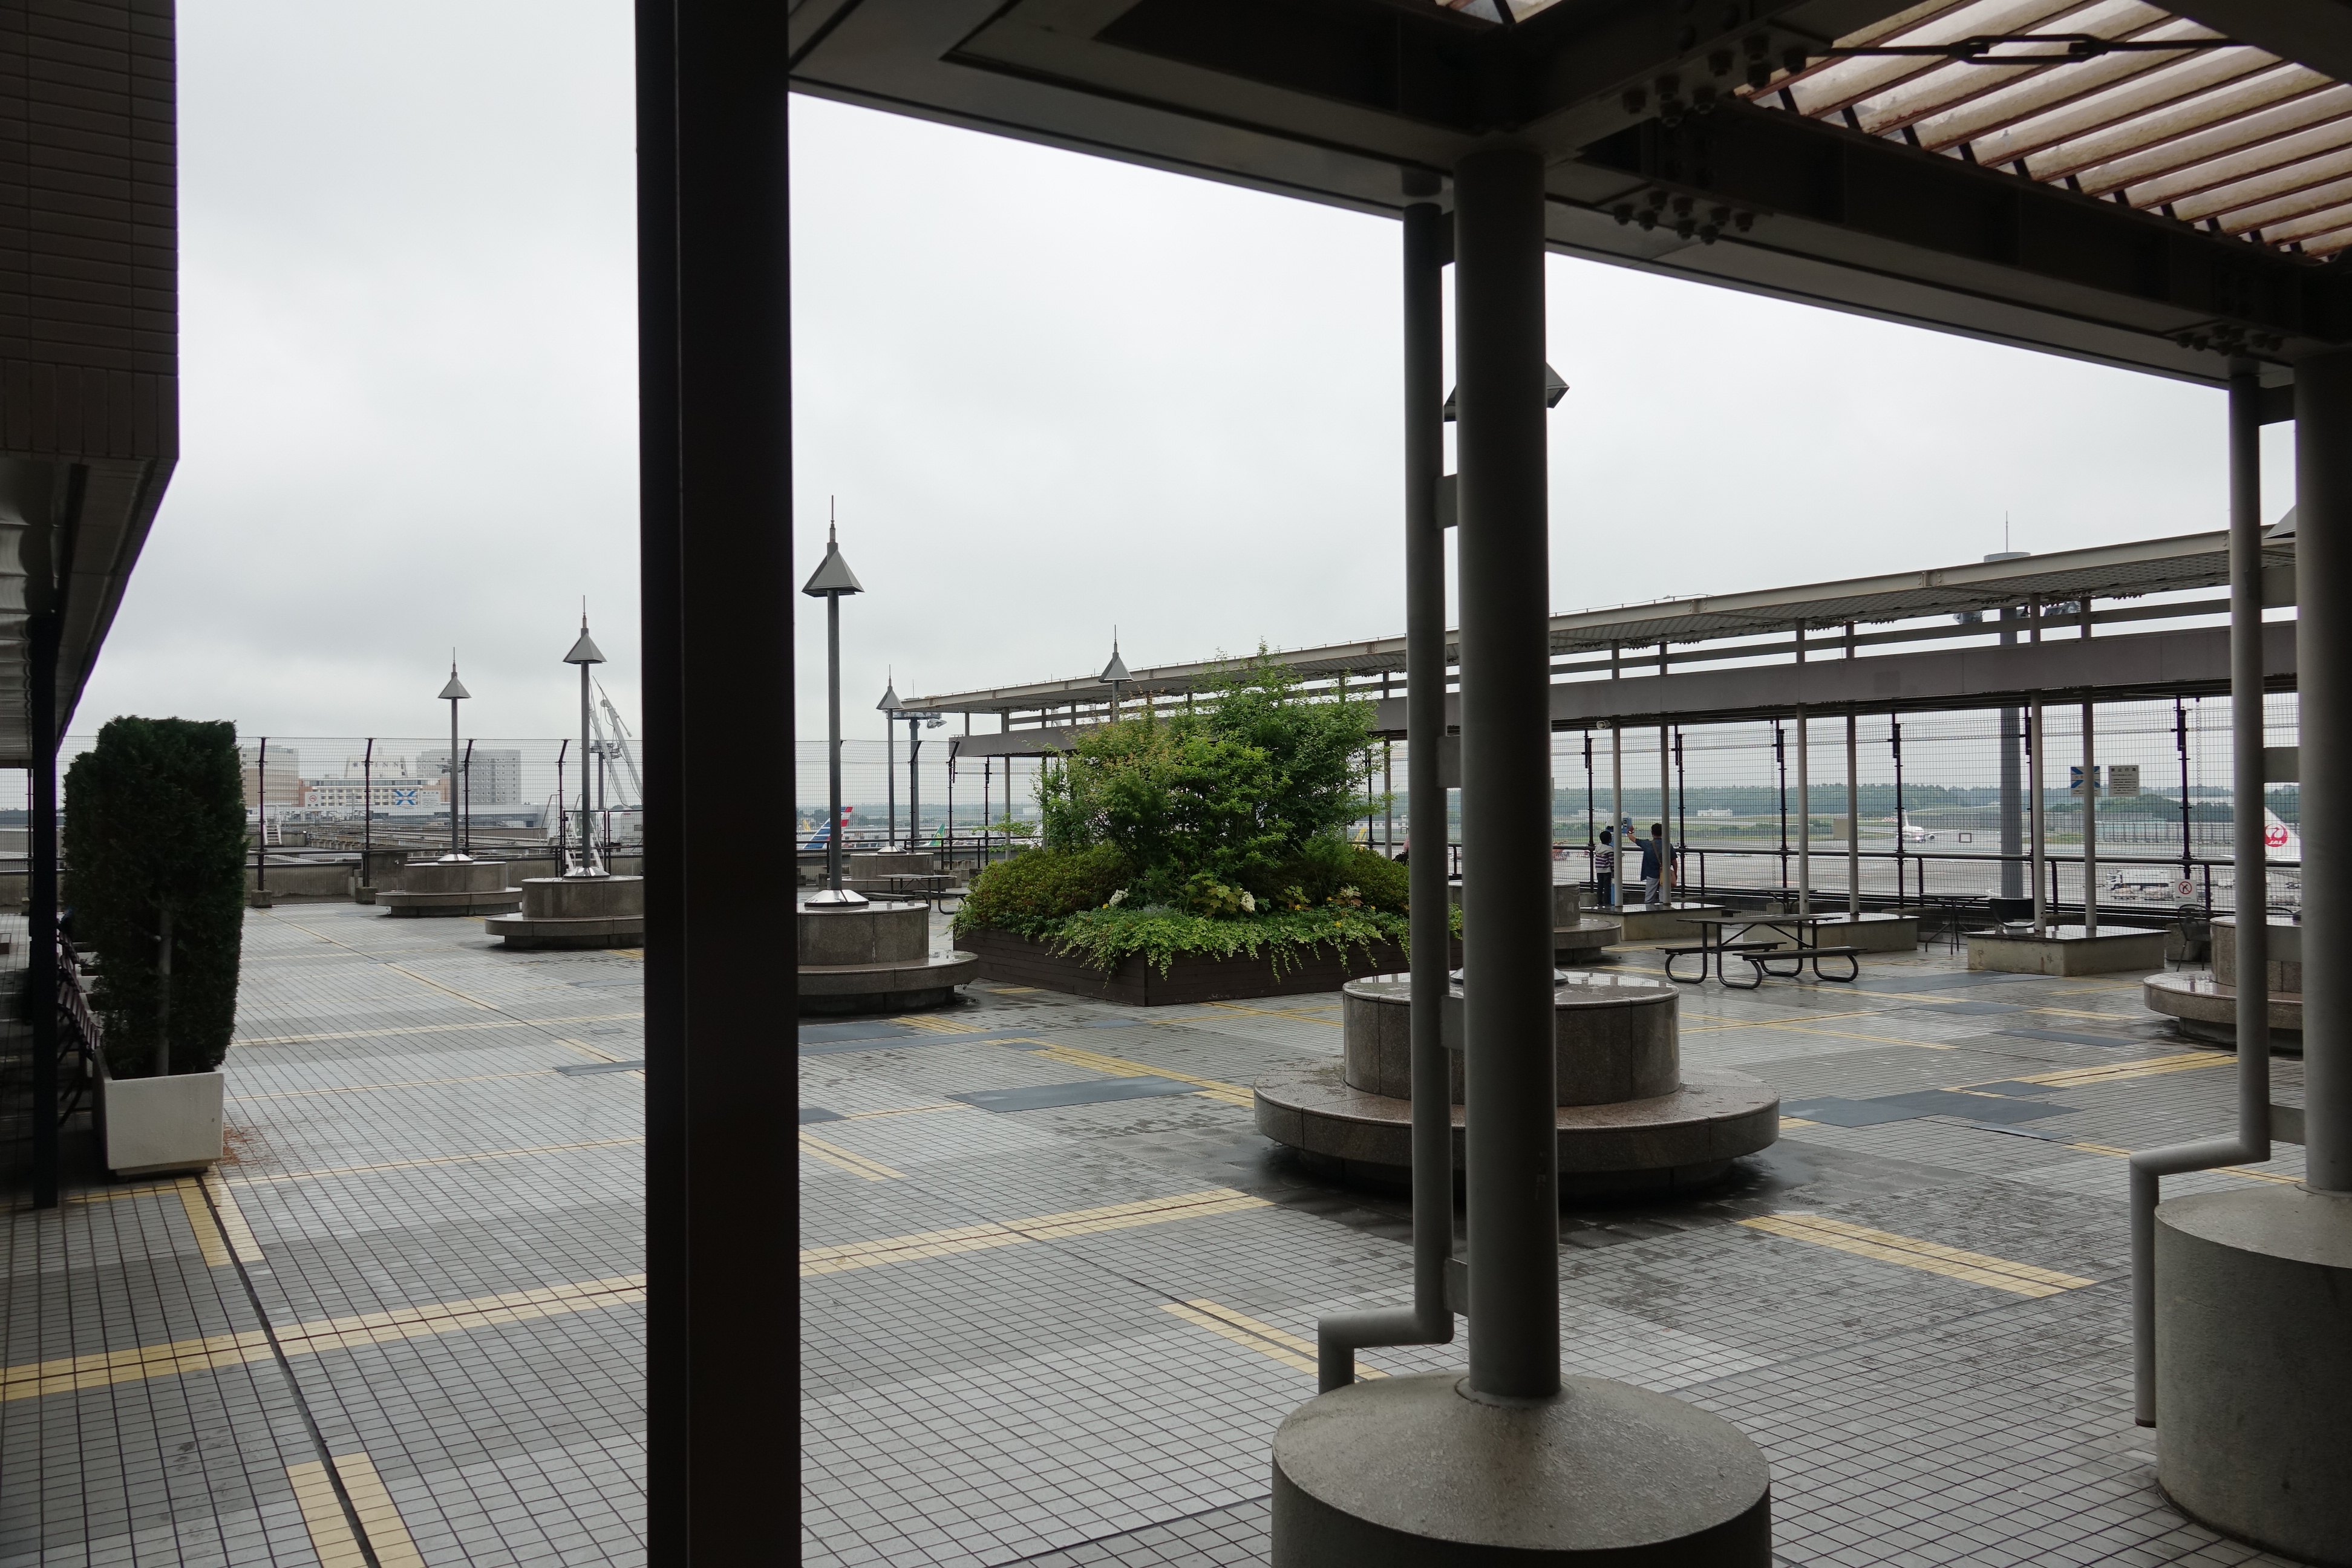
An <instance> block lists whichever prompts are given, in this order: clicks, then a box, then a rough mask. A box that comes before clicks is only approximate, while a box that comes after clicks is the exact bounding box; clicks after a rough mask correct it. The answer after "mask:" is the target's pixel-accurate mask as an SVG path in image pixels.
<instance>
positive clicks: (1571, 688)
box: [1374, 621, 2295, 735]
mask: <svg viewBox="0 0 2352 1568" xmlns="http://www.w3.org/2000/svg"><path fill="white" fill-rule="evenodd" d="M2263 669H2264V670H2265V672H2266V679H2267V680H2268V682H2269V684H2271V685H2272V686H2273V689H2280V690H2293V689H2294V673H2295V663H2294V622H2292V621H2272V622H2269V623H2267V624H2266V625H2265V626H2263ZM2228 689H2230V630H2229V628H2228V627H2227V626H2213V627H2208V628H2199V629H2195V630H2190V631H2178V632H2147V633H2143V634H2141V635H2139V636H2137V637H2060V638H2057V639H2055V640H2053V641H2050V642H2038V643H2019V644H2017V645H2016V646H2014V647H1969V648H1950V649H1943V650H1937V651H1934V652H1929V653H1904V654H1889V655H1887V656H1885V657H1884V658H1824V659H1817V660H1814V661H1812V662H1810V663H1806V664H1774V665H1764V666H1759V667H1757V668H1748V669H1710V670H1694V671H1690V672H1688V673H1685V674H1681V675H1646V676H1628V677H1626V678H1625V679H1622V680H1571V681H1561V682H1557V683H1555V684H1554V685H1553V687H1552V689H1551V725H1552V728H1553V729H1555V730H1584V729H1594V728H1599V727H1601V726H1604V725H1607V724H1612V723H1615V724H1625V725H1633V724H1642V725H1648V724H1656V723H1661V722H1664V723H1680V724H1696V723H1735V722H1738V721H1742V720H1751V719H1769V718H1774V717H1778V716H1781V715H1785V714H1787V713H1790V712H1791V711H1792V710H1796V709H1798V708H1802V709H1803V710H1805V711H1806V712H1808V713H1811V714H1813V715H1815V716H1817V717H1822V718H1826V717H1829V716H1831V715H1833V714H1839V713H1890V712H1927V711H1933V710H1954V709H1971V708H2001V707H2024V706H2027V705H2028V704H2030V703H2032V702H2035V701H2053V702H2054V701H2057V700H2061V698H2062V696H2063V700H2066V701H2069V702H2075V701H2086V700H2097V701H2101V702H2116V701H2124V700H2130V699H2133V698H2140V697H2171V696H2190V695H2202V696H2210V695H2213V694H2216V693H2220V692H2223V691H2227V690H2228ZM1459 702H1460V699H1459V698H1457V697H1455V696H1454V695H1452V694H1449V695H1448V696H1447V697H1446V699H1445V721H1446V724H1447V727H1448V728H1452V727H1453V726H1454V725H1456V724H1458V723H1459V722H1460V721H1461V718H1460V713H1459V711H1458V705H1459ZM1374 724H1375V728H1376V729H1378V730H1379V731H1381V732H1382V733H1384V734H1390V735H1402V733H1403V732H1404V699H1402V698H1401V697H1391V698H1386V699H1383V700H1381V702H1380V705H1379V716H1378V718H1377V719H1376V720H1375V721H1374Z"/></svg>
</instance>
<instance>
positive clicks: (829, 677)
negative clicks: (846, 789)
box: [801, 523, 866, 904]
mask: <svg viewBox="0 0 2352 1568" xmlns="http://www.w3.org/2000/svg"><path fill="white" fill-rule="evenodd" d="M865 591H866V589H865V587H864V585H863V584H860V583H859V582H858V581H857V574H856V573H855V572H852V571H851V570H850V569H849V563H848V562H846V561H845V560H843V559H842V558H841V546H840V544H839V543H838V542H836V541H835V536H834V528H833V525H832V524H831V523H827V524H826V525H825V530H824V560H823V561H820V562H818V563H817V567H816V570H815V571H814V572H812V573H811V574H809V580H808V582H807V583H806V584H804V585H803V587H802V589H801V592H802V593H803V594H806V595H809V597H811V598H813V599H823V600H824V722H825V731H824V738H825V748H824V759H825V786H826V791H827V796H826V798H827V803H828V804H827V807H826V809H827V811H828V812H829V813H830V815H829V816H826V818H825V824H826V826H825V835H824V891H823V892H820V893H819V894H817V895H816V897H814V898H813V899H811V900H809V902H810V903H812V904H862V903H864V902H865V901H866V899H865V897H864V895H862V894H858V893H853V892H851V891H850V890H849V889H846V888H845V887H843V886H842V885H841V600H842V595H845V594H862V593H864V592H865Z"/></svg>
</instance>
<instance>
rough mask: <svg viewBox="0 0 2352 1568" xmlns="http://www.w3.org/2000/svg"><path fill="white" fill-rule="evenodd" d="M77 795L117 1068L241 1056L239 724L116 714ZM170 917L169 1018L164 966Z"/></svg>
mask: <svg viewBox="0 0 2352 1568" xmlns="http://www.w3.org/2000/svg"><path fill="white" fill-rule="evenodd" d="M65 793H66V800H65V808H66V817H65V858H66V864H67V867H68V871H69V874H70V877H71V886H72V897H73V916H74V935H75V937H76V939H77V940H78V941H79V942H81V943H82V944H84V945H86V946H89V947H90V948H94V949H95V950H97V952H98V953H99V956H100V965H99V981H98V991H97V994H96V996H95V998H94V1001H95V1003H96V1005H97V1011H98V1014H99V1017H100V1028H101V1029H102V1030H103V1031H104V1035H105V1046H106V1061H107V1067H108V1068H109V1070H110V1071H111V1072H112V1073H114V1075H115V1076H116V1077H118V1078H146V1077H152V1076H153V1075H154V1074H155V1073H156V1072H157V1071H158V1070H159V1069H161V1070H164V1071H169V1072H173V1073H184V1072H209V1071H210V1070H212V1069H213V1068H216V1067H218V1066H219V1065H220V1062H221V1058H223V1057H224V1056H226V1054H227V1053H228V1042H229V1036H230V1033H231V1030H232V1028H233V1026H234V1025H235V1023H236V982H237V961H238V952H239V948H240V945H241V943H242V941H243V938H244V931H245V845H246V840H245V792H244V781H243V774H242V771H241V770H240V768H239V766H238V763H237V755H236V726H235V725H234V724H227V723H202V722H197V721H192V720H186V719H116V720H113V721H110V722H109V723H108V724H107V726H106V727H105V728H104V729H102V730H100V731H99V732H98V744H97V745H96V746H95V747H94V748H92V749H91V750H89V751H88V752H84V753H82V755H81V756H79V757H78V758H76V759H75V760H74V763H73V766H72V767H71V768H69V769H68V770H67V773H66V792H65ZM167 913H168V914H169V916H170V927H171V936H172V976H171V991H170V996H169V1016H168V1019H167V1017H166V1016H165V996H164V992H163V986H162V984H160V979H161V977H160V974H159V973H158V969H157V964H156V960H157V958H158V956H159V955H160V953H161V951H162V936H163V925H164V916H165V915H166V914H167ZM166 1046H168V1052H166V1051H165V1050H164V1049H163V1048H162V1047H166ZM167 1055H168V1062H167V1061H166V1060H165V1059H164V1058H165V1057H166V1056H167Z"/></svg>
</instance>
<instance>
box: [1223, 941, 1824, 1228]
mask: <svg viewBox="0 0 2352 1568" xmlns="http://www.w3.org/2000/svg"><path fill="white" fill-rule="evenodd" d="M1560 978H1561V980H1562V984H1560V985H1559V987H1558V988H1557V990H1556V996H1557V1005H1556V1007H1555V1011H1554V1017H1555V1033H1554V1037H1553V1041H1552V1049H1553V1060H1554V1064H1555V1072H1556V1075H1557V1082H1558V1084H1559V1095H1558V1102H1559V1103H1558V1109H1557V1111H1556V1113H1555V1126H1556V1128H1557V1136H1558V1150H1559V1190H1560V1192H1561V1194H1563V1195H1564V1196H1594V1195H1609V1194H1637V1193H1653V1194H1654V1193H1660V1192H1685V1191H1691V1190H1695V1189H1697V1188H1700V1187H1704V1186H1706V1185H1708V1184H1713V1183H1715V1182H1717V1181H1719V1180H1721V1179H1722V1178H1723V1176H1724V1175H1725V1174H1727V1173H1728V1172H1729V1170H1730V1168H1731V1162H1732V1161H1734V1160H1736V1159H1738V1157H1739V1156H1741V1155H1743V1154H1752V1153H1755V1152H1757V1151H1759V1150H1761V1149H1765V1148H1769V1146H1770V1145H1771V1144H1772V1143H1774V1142H1777V1141H1778V1139H1779V1137H1780V1095H1779V1094H1778V1093H1777V1092H1776V1091H1774V1090H1773V1089H1771V1088H1770V1087H1769V1086H1768V1085H1766V1084H1765V1083H1763V1082H1762V1081H1761V1080H1759V1079H1753V1078H1750V1077H1748V1075H1747V1074H1745V1073H1738V1072H1727V1071H1722V1070H1707V1069H1691V1068H1684V1067H1683V1065H1682V1052H1681V1043H1680V1037H1679V1033H1678V1025H1677V1017H1678V1011H1677V1009H1678V1005H1679V994H1678V993H1676V992H1675V989H1674V988H1673V987H1672V986H1671V985H1669V984H1666V983H1665V982H1664V981H1659V980H1654V979H1652V978H1650V977H1649V976H1647V975H1633V974H1622V973H1608V972H1605V971H1603V972H1592V971H1574V970H1570V971H1564V972H1562V974H1561V977H1560ZM1341 996H1342V1009H1343V1012H1342V1025H1343V1036H1344V1040H1343V1046H1342V1051H1343V1055H1342V1058H1341V1059H1340V1060H1339V1062H1335V1063H1323V1064H1317V1065H1315V1066H1310V1067H1298V1068H1276V1070H1275V1071H1273V1072H1269V1073H1267V1074H1265V1075H1264V1076H1263V1077H1261V1078H1260V1079H1258V1080H1257V1083H1256V1085H1255V1104H1256V1113H1257V1126H1258V1131H1261V1132H1263V1133H1265V1135H1266V1136H1267V1137H1268V1138H1271V1139H1273V1140H1274V1141H1275V1142H1278V1143H1284V1144H1286V1145H1288V1146H1290V1147H1291V1148H1294V1149H1297V1150H1298V1151H1299V1152H1300V1153H1301V1154H1302V1155H1303V1156H1304V1157H1305V1159H1306V1160H1307V1163H1309V1164H1310V1165H1313V1166H1317V1167H1320V1168H1323V1169H1326V1170H1329V1171H1332V1172H1334V1173H1337V1174H1339V1175H1341V1176H1344V1177H1346V1178H1348V1179H1349V1180H1354V1181H1360V1182H1363V1183H1366V1184H1370V1185H1375V1186H1383V1187H1403V1186H1408V1185H1410V1184H1411V1182H1412V1021H1411V1020H1412V983H1411V980H1410V979H1409V977H1407V976H1405V975H1402V974H1383V975H1375V976H1372V977H1371V978H1370V979H1366V980H1357V981H1351V982H1349V984H1347V986H1345V987H1344V988H1343V990H1342V992H1341ZM1461 1002H1462V988H1461V987H1460V986H1459V985H1455V986H1453V987H1451V988H1450V991H1449V994H1448V995H1447V997H1446V1000H1445V1012H1444V1032H1445V1037H1446V1044H1447V1047H1448V1050H1449V1052H1450V1053H1451V1055H1452V1063H1451V1067H1452V1074H1451V1077H1452V1084H1451V1089H1452V1096H1451V1098H1452V1100H1453V1106H1452V1121H1453V1128H1454V1165H1455V1167H1456V1168H1457V1169H1459V1168H1460V1167H1461V1164H1462V1161H1463V1133H1464V1126H1465V1120H1464V1111H1463V1105H1462V1100H1463V1078H1462V1056H1461V1050H1460V1040H1461Z"/></svg>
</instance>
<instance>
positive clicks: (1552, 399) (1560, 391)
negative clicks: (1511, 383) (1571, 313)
mask: <svg viewBox="0 0 2352 1568" xmlns="http://www.w3.org/2000/svg"><path fill="white" fill-rule="evenodd" d="M1461 395H1462V394H1461V392H1460V391H1459V390H1458V389H1457V390H1455V391H1453V392H1449V393H1447V394H1446V395H1445V407H1444V418H1445V422H1446V423H1447V424H1449V425H1451V424H1453V423H1454V414H1455V400H1456V399H1458V398H1459V397H1460V396H1461ZM1567 395H1568V383H1566V382H1564V381H1562V380H1560V378H1559V372H1558V371H1556V370H1554V369H1552V367H1551V362H1550V361H1549V360H1546V361H1545V362H1544V406H1545V407H1546V408H1557V407H1559V400H1560V399H1561V398H1563V397H1566V396H1567Z"/></svg>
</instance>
